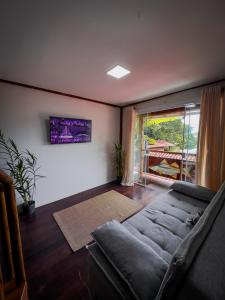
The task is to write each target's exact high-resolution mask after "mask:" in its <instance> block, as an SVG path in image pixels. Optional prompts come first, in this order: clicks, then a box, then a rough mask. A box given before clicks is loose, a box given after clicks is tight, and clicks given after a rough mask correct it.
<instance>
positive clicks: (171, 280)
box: [156, 183, 225, 300]
mask: <svg viewBox="0 0 225 300" xmlns="http://www.w3.org/2000/svg"><path fill="white" fill-rule="evenodd" d="M224 201H225V183H224V184H223V185H222V186H221V188H220V190H219V191H218V192H217V194H216V196H215V197H214V198H213V200H212V201H211V202H210V204H209V205H208V206H207V208H206V209H205V211H204V214H203V215H202V216H201V218H200V219H199V221H198V222H197V224H196V225H195V226H194V227H193V229H192V230H191V231H190V233H189V234H188V235H187V236H186V237H185V239H184V240H183V242H182V243H181V244H180V246H179V247H178V249H177V250H176V252H175V254H174V256H173V258H172V261H171V263H170V266H169V268H168V270H167V273H166V275H165V277H164V279H163V282H162V285H161V287H160V290H159V293H158V295H157V298H156V299H157V300H158V299H160V300H161V299H165V300H169V299H171V300H172V299H175V296H176V294H177V290H178V289H179V286H180V285H181V283H182V280H183V279H184V277H185V275H186V273H187V271H188V269H189V267H190V266H191V264H192V262H193V260H194V259H195V257H196V254H197V252H198V251H199V249H200V247H201V245H202V244H203V242H204V241H205V239H206V238H207V236H208V234H209V232H210V230H211V229H212V226H213V224H214V222H215V220H216V218H217V216H218V214H219V212H220V210H221V208H222V207H223V205H224Z"/></svg>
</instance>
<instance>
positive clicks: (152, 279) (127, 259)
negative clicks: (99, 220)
mask: <svg viewBox="0 0 225 300" xmlns="http://www.w3.org/2000/svg"><path fill="white" fill-rule="evenodd" d="M92 236H93V237H94V239H95V241H96V243H97V244H98V246H99V248H100V249H101V251H102V252H103V253H104V255H105V256H106V258H107V259H108V260H109V262H110V263H111V264H112V265H113V267H114V268H115V269H116V270H117V272H118V274H120V276H121V278H122V279H123V280H124V281H125V282H126V283H127V285H128V287H129V288H130V290H131V292H132V293H133V295H134V296H135V298H136V299H141V300H151V299H154V298H155V296H156V294H157V292H158V289H159V287H160V284H161V281H162V279H163V277H164V275H165V272H166V270H167V267H168V264H167V263H166V262H165V261H164V260H163V259H162V258H161V257H160V256H159V255H158V254H157V253H156V252H155V251H154V250H153V249H152V248H151V247H149V246H148V245H146V244H145V243H143V242H142V241H140V240H139V239H137V238H136V237H135V236H133V235H132V234H131V233H130V232H129V231H128V230H127V229H126V228H125V227H124V226H123V225H121V224H120V223H119V222H117V221H111V222H107V223H105V224H103V225H101V226H100V227H98V228H97V229H96V230H95V231H94V232H93V233H92Z"/></svg>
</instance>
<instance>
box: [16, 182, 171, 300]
mask: <svg viewBox="0 0 225 300" xmlns="http://www.w3.org/2000/svg"><path fill="white" fill-rule="evenodd" d="M112 189H113V190H116V191H117V192H120V193H122V194H124V195H125V196H127V197H129V198H131V199H135V200H138V201H140V202H141V203H143V204H147V203H149V202H150V201H151V200H152V199H153V198H154V197H155V196H156V195H158V194H159V193H163V192H166V191H167V188H166V187H165V186H164V187H163V186H160V185H158V184H152V185H151V184H150V186H148V187H147V188H145V187H142V186H140V185H135V186H134V187H123V186H121V185H119V184H118V183H115V182H114V183H109V184H105V185H102V186H100V187H97V188H94V189H91V190H88V191H85V192H82V193H79V194H76V195H74V196H71V197H68V198H66V199H63V200H60V201H57V202H54V203H51V204H48V205H45V206H42V207H40V208H37V209H36V213H35V215H34V216H32V217H24V216H23V217H20V226H21V233H22V242H23V251H24V259H25V267H26V274H27V279H28V288H29V299H30V300H45V299H46V300H53V299H54V300H72V299H73V300H89V293H88V285H87V278H88V276H87V275H88V253H87V250H86V249H85V248H84V249H81V250H79V251H77V252H76V253H73V252H72V250H71V249H70V247H69V245H68V244H67V242H66V240H65V239H64V236H63V234H62V232H61V231H60V229H59V227H58V225H57V224H56V222H55V221H54V219H53V217H52V214H53V213H54V212H56V211H58V210H61V209H63V208H66V207H69V206H71V205H74V204H76V203H79V202H82V201H85V200H87V199H89V198H91V197H94V196H96V195H99V194H101V193H104V192H106V191H109V190H112Z"/></svg>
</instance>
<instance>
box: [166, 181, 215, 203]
mask: <svg viewBox="0 0 225 300" xmlns="http://www.w3.org/2000/svg"><path fill="white" fill-rule="evenodd" d="M171 188H172V189H173V190H174V191H176V192H179V193H182V194H184V195H187V196H190V197H193V198H196V199H198V200H201V201H204V202H207V203H209V202H210V201H211V200H212V198H213V197H214V196H215V195H216V192H214V191H212V190H210V189H208V188H206V187H203V186H200V185H197V184H193V183H190V182H184V181H179V180H177V181H175V182H174V184H173V185H172V186H171Z"/></svg>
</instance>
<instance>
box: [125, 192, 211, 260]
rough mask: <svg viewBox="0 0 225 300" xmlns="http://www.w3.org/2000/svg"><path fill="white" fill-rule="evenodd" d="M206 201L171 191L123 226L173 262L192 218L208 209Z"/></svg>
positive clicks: (190, 228)
mask: <svg viewBox="0 0 225 300" xmlns="http://www.w3.org/2000/svg"><path fill="white" fill-rule="evenodd" d="M206 206H207V203H206V202H203V201H199V200H197V199H193V198H190V197H188V196H186V195H183V194H181V193H178V192H175V191H173V190H171V191H170V192H169V193H167V192H166V193H164V194H161V195H159V196H158V197H156V198H155V200H154V201H153V202H151V203H150V204H148V205H147V206H146V207H145V208H144V209H143V210H142V211H141V212H139V213H138V214H136V215H134V216H132V217H131V218H129V219H128V220H126V221H125V222H124V223H123V225H124V226H125V227H126V228H127V229H128V230H129V231H130V233H132V234H133V235H134V236H135V237H137V238H138V239H139V240H141V241H142V242H144V243H146V244H147V245H149V246H150V247H151V248H152V249H153V250H154V251H155V252H157V253H158V255H159V256H160V257H161V258H162V259H163V260H165V261H166V262H167V263H170V261H171V258H172V255H173V254H174V252H175V250H176V249H177V247H178V246H179V245H180V243H181V242H182V240H183V239H184V238H185V236H186V235H187V234H188V233H189V232H190V230H192V228H193V225H192V224H188V223H187V219H188V217H192V216H194V215H196V214H197V213H198V212H202V211H204V210H205V208H206Z"/></svg>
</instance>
